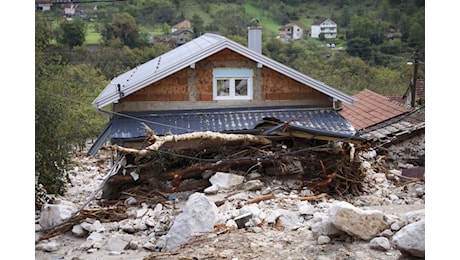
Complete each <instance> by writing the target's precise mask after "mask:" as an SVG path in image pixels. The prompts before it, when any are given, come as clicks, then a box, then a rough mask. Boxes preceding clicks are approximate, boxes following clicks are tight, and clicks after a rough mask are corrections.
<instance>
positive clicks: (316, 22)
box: [313, 18, 333, 25]
mask: <svg viewBox="0 0 460 260" xmlns="http://www.w3.org/2000/svg"><path fill="white" fill-rule="evenodd" d="M326 20H330V19H329V18H320V19H318V20H316V21H314V22H313V25H321V24H322V23H323V22H324V21H326ZM331 22H333V21H332V20H331Z"/></svg>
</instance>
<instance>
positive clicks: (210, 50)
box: [92, 33, 355, 109]
mask: <svg viewBox="0 0 460 260" xmlns="http://www.w3.org/2000/svg"><path fill="white" fill-rule="evenodd" d="M227 48H228V49H230V50H232V51H234V52H237V53H239V54H241V55H243V56H245V57H247V58H249V59H251V60H253V61H255V62H258V63H260V64H262V65H263V66H266V67H268V68H270V69H273V70H275V71H277V72H279V73H281V74H283V75H285V76H287V77H290V78H292V79H294V80H297V81H298V82H300V83H303V84H306V85H309V86H310V87H312V88H314V89H316V90H318V91H320V92H322V93H324V94H326V95H328V96H330V97H333V98H335V99H337V100H341V101H343V102H345V103H347V104H353V103H354V102H355V100H354V99H353V97H351V96H349V95H347V94H345V93H343V92H341V91H339V90H337V89H335V88H332V87H330V86H328V85H326V84H325V83H323V82H321V81H318V80H316V79H313V78H311V77H309V76H307V75H305V74H303V73H301V72H298V71H296V70H294V69H292V68H289V67H288V66H286V65H283V64H281V63H279V62H277V61H275V60H273V59H270V58H268V57H266V56H264V55H262V54H260V53H257V52H254V51H252V50H250V49H249V48H247V47H245V46H243V45H241V44H239V43H236V42H234V41H232V40H229V39H227V38H226V37H224V36H221V35H217V34H212V33H206V34H204V35H202V36H200V37H198V38H196V39H194V40H192V41H189V42H188V43H186V44H184V45H182V46H180V47H177V48H175V49H173V50H171V51H169V52H167V53H164V54H162V55H161V56H158V57H156V58H155V59H153V60H150V61H148V62H146V63H144V64H142V65H139V66H137V67H136V68H134V69H131V70H129V71H127V72H125V73H123V74H121V75H119V76H118V77H115V78H114V79H113V80H112V81H111V82H110V83H109V84H108V85H107V86H106V87H105V89H104V90H103V91H102V92H101V93H100V94H99V96H98V97H97V98H96V99H95V100H94V101H93V103H92V104H93V106H95V107H96V108H98V109H100V108H102V107H105V106H107V105H109V104H111V103H116V102H118V100H119V99H120V93H119V92H118V85H119V86H120V91H121V92H123V95H124V96H127V95H129V94H131V93H134V92H136V91H138V90H139V89H142V88H144V87H146V86H148V85H150V84H152V83H154V82H157V81H159V80H161V79H163V78H165V77H167V76H169V75H172V74H174V73H175V72H177V71H180V70H182V69H183V68H186V67H188V66H190V65H192V64H194V63H196V62H198V61H200V60H202V59H205V58H207V57H209V56H210V55H212V54H214V53H217V52H219V51H221V50H223V49H227Z"/></svg>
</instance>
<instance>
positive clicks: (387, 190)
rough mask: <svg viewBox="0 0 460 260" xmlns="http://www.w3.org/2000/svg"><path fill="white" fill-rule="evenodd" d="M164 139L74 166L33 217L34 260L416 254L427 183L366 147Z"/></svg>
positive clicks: (421, 252) (287, 141)
mask: <svg viewBox="0 0 460 260" xmlns="http://www.w3.org/2000/svg"><path fill="white" fill-rule="evenodd" d="M225 136H226V135H225ZM221 137H223V136H221ZM168 138H169V137H168ZM171 140H173V141H171V142H164V143H163V144H162V145H160V147H161V148H162V149H152V145H154V144H155V143H156V142H151V143H150V144H147V145H146V146H145V148H143V149H131V148H129V149H128V148H124V147H117V146H111V147H107V149H110V150H113V151H117V160H116V163H115V164H113V165H112V164H111V163H110V162H109V161H110V160H109V157H108V156H106V157H105V164H104V165H101V164H100V162H101V159H100V158H99V159H98V158H94V159H89V157H85V156H81V157H80V158H76V159H78V160H80V162H82V161H85V166H82V165H77V164H76V166H75V169H74V171H72V172H71V179H72V186H71V187H69V195H68V197H66V198H55V200H54V204H53V206H51V205H49V204H46V205H43V207H42V210H40V211H37V217H36V257H37V258H36V259H41V258H40V257H43V259H45V258H47V257H48V258H49V257H58V256H59V257H61V258H64V259H73V258H75V259H77V258H80V259H101V258H104V259H110V258H111V257H115V256H118V257H122V258H117V259H141V258H142V259H146V260H148V259H189V258H190V259H191V258H193V257H195V258H198V259H202V258H213V259H217V258H230V259H232V258H238V259H247V258H250V259H254V258H259V259H262V258H268V257H270V258H273V257H274V258H288V257H291V258H293V259H294V258H302V257H307V258H308V256H311V255H315V256H320V255H323V256H324V257H329V258H333V259H336V258H346V257H355V258H357V259H369V258H376V259H396V258H398V257H400V256H402V255H410V256H415V257H421V256H424V250H425V248H424V204H425V189H424V178H406V177H405V176H403V174H402V170H401V169H389V168H387V167H386V166H387V165H388V164H387V162H386V161H387V160H386V158H385V157H384V156H381V155H378V154H377V153H376V151H375V150H373V149H372V148H369V147H366V146H365V145H363V146H359V145H349V144H348V143H340V144H338V143H333V144H334V145H332V144H331V143H327V142H318V140H305V139H298V138H283V139H280V140H276V141H274V140H270V142H269V143H265V140H261V139H258V140H256V139H251V140H253V141H256V142H250V141H248V139H244V138H243V140H241V139H240V140H232V141H228V140H222V139H220V140H206V141H204V140H203V139H201V138H197V139H195V140H189V141H190V142H189V143H187V142H186V141H181V142H177V141H174V139H171ZM176 140H177V139H176ZM157 145H158V144H157ZM178 147H180V149H178ZM158 148H159V147H158ZM104 153H105V154H106V155H108V154H107V153H106V152H102V153H101V154H104ZM96 162H98V163H99V165H98V166H96ZM117 165H118V166H119V167H117ZM100 189H102V190H103V193H102V194H101V196H100V197H99V196H97V195H99V193H98V192H97V191H100ZM88 198H89V200H90V201H88ZM69 205H74V206H73V212H74V213H76V214H75V215H72V217H70V218H69V217H68V216H69V214H68V211H66V210H62V209H61V207H62V208H66V209H68V208H69ZM82 205H83V206H82ZM46 209H50V210H46ZM51 209H53V210H51ZM58 209H59V210H58ZM65 212H66V213H65ZM45 213H48V214H45ZM64 213H65V214H64ZM59 222H60V224H58V225H55V224H56V223H59ZM46 223H48V224H46ZM412 234H418V235H417V241H414V237H413V236H412ZM66 245H71V246H66ZM187 257H188V258H187Z"/></svg>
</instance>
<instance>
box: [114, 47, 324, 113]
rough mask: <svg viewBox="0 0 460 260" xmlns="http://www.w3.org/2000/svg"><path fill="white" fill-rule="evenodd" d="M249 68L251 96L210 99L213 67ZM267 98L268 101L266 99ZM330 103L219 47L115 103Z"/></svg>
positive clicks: (135, 107) (124, 106) (154, 106)
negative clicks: (252, 77)
mask: <svg viewBox="0 0 460 260" xmlns="http://www.w3.org/2000/svg"><path fill="white" fill-rule="evenodd" d="M242 67H243V68H251V69H252V70H253V71H254V80H253V93H254V96H253V100H249V101H213V69H214V68H242ZM267 101H270V102H268V103H267ZM275 105H318V106H331V105H332V102H331V100H330V98H329V97H328V96H327V95H325V94H323V93H321V92H319V91H317V90H315V89H313V88H311V87H308V86H305V85H303V84H301V83H299V82H297V81H295V80H293V79H291V78H289V77H287V76H285V75H282V74H280V73H278V72H276V71H274V70H272V69H270V68H267V67H262V68H257V63H256V62H254V61H252V60H250V59H248V58H247V57H245V56H243V55H240V54H238V53H236V52H234V51H231V50H229V49H225V50H222V51H220V52H218V53H216V54H214V55H211V56H209V57H207V58H206V59H204V60H202V61H200V62H198V63H196V64H195V68H190V67H187V68H185V69H182V70H180V71H178V72H176V73H174V74H173V75H170V76H168V77H166V78H164V79H162V80H160V81H158V82H155V83H152V84H150V85H149V86H147V87H145V88H143V89H140V90H138V91H136V92H135V93H132V94H130V95H128V96H126V97H125V98H123V99H121V100H120V102H119V103H117V104H115V106H114V110H115V111H117V112H123V111H125V112H127V111H148V110H161V109H191V108H219V107H229V106H247V107H250V106H275Z"/></svg>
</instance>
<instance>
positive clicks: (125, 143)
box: [89, 26, 365, 199]
mask: <svg viewBox="0 0 460 260" xmlns="http://www.w3.org/2000/svg"><path fill="white" fill-rule="evenodd" d="M261 50H262V28H261V27H258V26H253V27H249V28H248V46H247V47H246V46H243V45H241V44H239V43H236V42H234V41H232V40H229V39H228V38H226V37H223V36H221V35H217V34H212V33H206V34H204V35H202V36H201V37H198V38H196V39H193V40H191V41H189V42H187V43H185V44H183V45H181V46H179V47H177V48H175V49H173V50H171V51H169V52H167V53H165V54H163V55H161V56H158V57H156V58H155V59H153V60H150V61H148V62H146V63H144V64H142V65H139V66H138V67H135V68H133V69H131V70H129V71H127V72H125V73H123V74H121V75H119V76H118V77H115V78H114V79H113V80H112V81H111V82H110V83H109V84H108V85H107V86H106V87H105V89H104V90H103V91H102V92H101V93H100V95H99V96H98V97H97V98H96V99H95V100H94V102H93V105H94V107H95V108H96V109H98V110H99V111H100V112H101V113H104V114H106V115H108V117H109V121H108V124H107V125H106V127H105V129H104V130H103V131H102V133H101V134H100V136H99V137H98V139H97V140H96V142H95V143H94V144H93V146H92V147H91V149H90V151H89V153H90V154H93V155H94V154H95V153H97V152H98V151H99V150H100V149H105V150H110V151H112V152H113V153H114V161H113V166H112V170H111V172H110V174H109V176H108V177H107V179H106V183H105V186H104V189H103V196H102V197H103V198H105V199H117V198H119V197H120V196H121V195H123V191H124V190H127V189H129V188H132V187H136V189H137V190H138V191H139V190H144V191H145V193H146V194H147V195H149V196H150V195H151V194H152V193H149V192H152V191H154V190H155V191H158V192H162V193H163V194H164V193H168V192H178V191H183V190H192V189H193V190H200V189H203V188H206V187H208V186H209V185H210V184H209V176H210V175H212V174H213V173H215V172H217V171H227V172H235V173H241V174H248V173H251V172H257V173H258V174H260V175H262V176H265V175H271V176H273V175H275V176H280V175H282V176H286V175H290V176H292V177H294V178H298V180H299V181H301V182H302V183H303V184H304V186H305V187H309V189H310V190H312V191H313V192H326V191H327V189H329V188H331V189H332V190H333V191H334V192H336V193H348V192H353V193H356V192H358V191H359V187H358V185H355V184H357V183H359V180H358V181H357V180H356V178H358V177H357V176H360V175H361V174H360V173H359V169H358V168H359V163H358V162H355V159H354V155H353V154H354V152H355V149H356V150H358V149H359V145H361V144H363V142H364V141H365V140H364V139H363V138H361V137H359V136H357V131H356V130H355V128H354V127H353V126H352V125H351V124H350V123H349V122H348V121H347V120H346V119H345V118H344V117H343V116H342V115H340V113H339V112H338V111H339V110H340V109H341V108H342V104H343V103H345V104H353V103H354V102H355V99H354V98H353V97H351V96H349V95H346V94H344V93H342V92H340V91H338V90H337V89H334V88H333V87H331V86H328V85H327V84H325V83H323V82H321V81H319V80H317V79H314V78H311V77H309V76H307V75H304V74H302V73H300V72H299V71H296V70H294V69H292V68H290V67H288V66H286V65H283V64H281V63H279V62H277V61H275V60H273V59H270V58H268V57H266V56H264V55H263V54H262V53H261ZM107 142H109V143H110V145H105V144H106V143H107ZM336 176H337V178H334V177H336ZM338 177H341V178H338ZM337 179H338V181H337V182H334V181H335V180H337ZM348 181H349V183H348ZM328 184H331V185H332V186H331V185H329V186H328Z"/></svg>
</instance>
